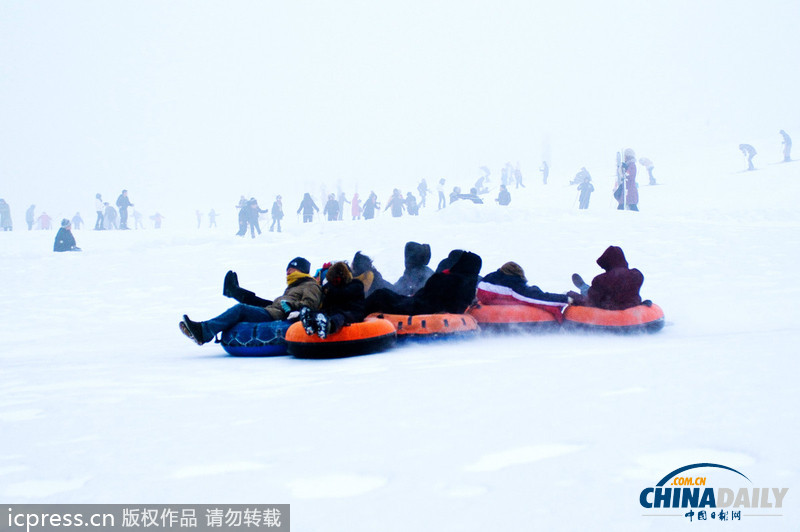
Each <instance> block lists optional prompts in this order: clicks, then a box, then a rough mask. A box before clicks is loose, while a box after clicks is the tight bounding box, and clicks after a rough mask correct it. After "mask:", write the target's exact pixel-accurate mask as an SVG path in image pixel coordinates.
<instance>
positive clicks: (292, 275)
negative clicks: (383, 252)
mask: <svg viewBox="0 0 800 532" xmlns="http://www.w3.org/2000/svg"><path fill="white" fill-rule="evenodd" d="M404 255H405V270H404V272H403V275H402V276H401V277H400V278H399V279H398V280H397V281H396V282H395V283H390V282H388V281H387V280H386V279H384V278H383V276H382V275H381V273H380V272H379V271H378V269H377V268H376V267H375V265H374V264H373V262H372V260H371V259H370V257H368V256H367V255H364V254H363V253H361V252H360V251H358V252H356V254H355V256H354V257H353V260H352V261H351V262H350V263H348V262H347V261H337V262H327V263H325V264H323V265H322V266H321V267H320V268H319V269H318V270H316V272H315V273H314V274H313V275H312V274H311V263H310V262H309V261H308V260H307V259H305V258H303V257H296V258H294V259H292V260H291V261H290V262H289V264H288V265H287V266H286V288H285V289H284V291H283V293H282V294H281V295H280V296H278V297H276V298H275V299H273V300H269V299H263V298H261V297H260V296H258V295H256V294H255V293H254V292H253V291H251V290H247V289H245V288H243V287H241V286H240V285H239V278H238V276H237V274H236V273H235V272H233V271H228V273H227V274H226V275H225V279H224V281H223V288H222V295H223V296H225V297H230V298H232V299H234V300H236V301H237V304H236V305H234V306H232V307H230V308H228V309H227V310H226V311H225V312H223V313H222V314H220V315H218V316H216V317H214V318H211V319H209V320H205V321H194V320H192V319H190V318H189V317H188V316H187V315H186V314H184V315H183V319H182V320H181V321H180V322H179V327H180V330H181V332H183V334H185V335H186V336H187V337H188V338H190V339H191V340H193V341H194V342H196V343H197V344H198V345H202V344H205V343H208V342H210V341H212V340H213V339H214V338H215V337H216V335H217V334H219V333H223V332H225V331H227V330H229V329H231V328H232V327H234V326H236V325H237V324H239V323H242V322H248V323H260V322H271V321H281V320H290V321H296V320H300V321H301V322H302V324H303V327H304V329H305V331H306V333H307V334H309V335H313V334H317V335H319V337H320V338H326V337H328V336H329V335H331V334H334V333H336V332H338V331H339V330H341V328H342V327H344V326H345V325H347V324H351V323H358V322H360V321H363V320H364V318H365V317H366V316H367V315H369V314H372V313H385V314H402V315H419V314H436V313H454V314H462V313H464V312H466V310H467V309H468V308H469V307H470V306H471V305H473V304H475V303H480V304H484V305H509V304H521V305H530V306H533V307H537V308H540V309H543V310H545V311H547V312H549V313H551V314H552V315H553V316H554V317H555V319H556V320H558V321H559V322H561V321H562V320H563V315H562V311H563V309H564V307H566V306H567V305H568V304H572V305H582V306H591V307H597V308H602V309H607V310H624V309H627V308H631V307H634V306H637V305H640V304H641V303H642V299H641V297H640V295H639V290H640V289H641V287H642V283H643V282H644V276H643V275H642V273H641V272H640V271H639V270H637V269H635V268H634V269H632V268H629V267H628V262H627V260H626V259H625V255H624V253H623V251H622V249H621V248H619V247H617V246H609V247H608V248H607V249H606V250H605V251H604V252H603V254H602V255H601V256H600V258H599V259H597V264H598V265H599V266H600V267H601V268H602V269H603V270H604V273H601V274H600V275H597V276H596V277H595V278H594V279H593V280H592V282H591V284H586V283H585V282H584V281H583V279H582V278H581V276H580V275H578V274H574V275H573V276H572V281H573V283H574V284H575V285H576V287H578V289H579V292H574V291H569V292H566V293H550V292H545V291H544V290H542V289H540V288H539V287H538V286H535V285H531V284H529V283H528V280H527V278H526V276H525V271H524V270H523V269H522V267H521V266H520V265H519V264H517V263H515V262H506V263H505V264H503V265H502V266H501V267H500V268H498V269H497V270H496V271H493V272H491V273H489V274H488V275H486V276H484V277H481V276H480V271H481V267H482V260H481V257H480V256H479V255H477V254H476V253H473V252H470V251H464V250H458V249H456V250H453V251H451V252H450V253H449V254H448V256H447V257H446V258H444V259H443V260H442V261H441V262H440V263H439V265H438V266H437V267H436V270H432V269H431V268H430V267H429V266H428V264H429V263H430V260H431V248H430V246H429V245H428V244H419V243H417V242H408V243H406V245H405V251H404Z"/></svg>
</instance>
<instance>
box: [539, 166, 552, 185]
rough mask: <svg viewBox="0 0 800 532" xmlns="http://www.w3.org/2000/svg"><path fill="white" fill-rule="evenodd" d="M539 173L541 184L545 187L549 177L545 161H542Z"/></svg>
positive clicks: (548, 168) (548, 169)
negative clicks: (540, 174)
mask: <svg viewBox="0 0 800 532" xmlns="http://www.w3.org/2000/svg"><path fill="white" fill-rule="evenodd" d="M539 171H540V172H541V173H542V182H543V183H544V184H545V185H546V184H547V177H548V176H549V175H550V167H549V166H548V165H547V161H542V166H541V167H540V168H539Z"/></svg>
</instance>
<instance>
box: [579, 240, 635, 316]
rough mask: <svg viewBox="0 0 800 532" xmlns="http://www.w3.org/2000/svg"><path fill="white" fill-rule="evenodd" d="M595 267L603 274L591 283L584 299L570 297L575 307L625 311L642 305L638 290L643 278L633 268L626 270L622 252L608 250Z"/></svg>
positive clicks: (612, 248)
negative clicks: (600, 269)
mask: <svg viewBox="0 0 800 532" xmlns="http://www.w3.org/2000/svg"><path fill="white" fill-rule="evenodd" d="M597 264H598V265H599V266H600V267H601V268H603V269H604V270H605V271H606V272H605V273H601V274H600V275H598V276H597V277H595V278H594V279H592V286H591V287H590V288H589V292H588V293H587V294H586V296H581V295H579V294H574V293H573V292H571V293H570V295H572V296H573V298H574V299H575V303H576V304H578V305H584V306H588V307H598V308H602V309H606V310H625V309H626V308H631V307H635V306H637V305H641V304H642V298H641V296H640V295H639V289H640V288H641V287H642V283H644V275H642V272H640V271H639V270H637V269H635V268H634V269H631V268H628V261H626V260H625V254H624V253H623V252H622V248H619V247H617V246H609V247H608V249H606V250H605V251H604V252H603V254H602V255H601V256H600V258H599V259H597Z"/></svg>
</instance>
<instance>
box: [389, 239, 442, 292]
mask: <svg viewBox="0 0 800 532" xmlns="http://www.w3.org/2000/svg"><path fill="white" fill-rule="evenodd" d="M430 261H431V246H430V245H428V244H418V243H417V242H406V247H405V266H406V268H405V271H404V272H403V275H402V276H401V277H400V279H398V280H397V282H396V283H395V284H394V287H393V289H394V291H395V292H397V293H398V294H402V295H404V296H413V295H414V294H415V293H416V292H417V290H419V289H420V288H422V287H423V286H424V285H425V282H426V281H427V280H428V279H429V278H430V277H431V275H433V270H431V269H430V267H428V263H429V262H430Z"/></svg>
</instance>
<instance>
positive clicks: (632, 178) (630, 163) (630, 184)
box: [614, 148, 639, 211]
mask: <svg viewBox="0 0 800 532" xmlns="http://www.w3.org/2000/svg"><path fill="white" fill-rule="evenodd" d="M624 156H625V160H624V161H622V162H621V163H620V168H619V170H620V172H621V173H620V175H619V178H618V179H619V181H618V183H617V189H616V191H615V192H614V197H615V198H617V201H618V202H619V206H618V207H617V210H620V211H622V210H625V209H627V210H629V211H638V210H639V207H638V206H637V204H638V203H639V188H638V185H637V184H636V153H634V151H633V150H632V149H631V148H626V149H625V153H624Z"/></svg>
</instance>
